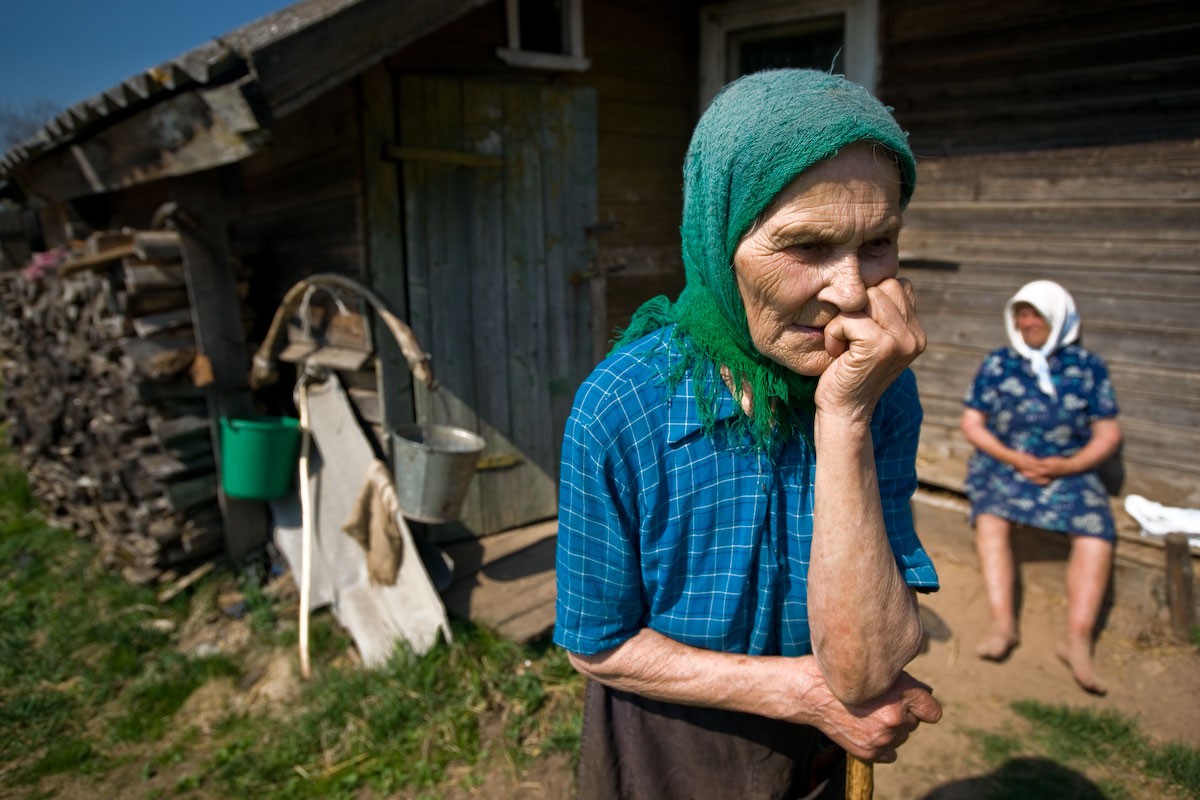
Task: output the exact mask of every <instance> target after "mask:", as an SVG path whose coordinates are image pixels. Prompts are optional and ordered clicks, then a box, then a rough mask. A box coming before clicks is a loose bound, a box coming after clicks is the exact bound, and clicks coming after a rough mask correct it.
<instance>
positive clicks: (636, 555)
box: [554, 328, 938, 656]
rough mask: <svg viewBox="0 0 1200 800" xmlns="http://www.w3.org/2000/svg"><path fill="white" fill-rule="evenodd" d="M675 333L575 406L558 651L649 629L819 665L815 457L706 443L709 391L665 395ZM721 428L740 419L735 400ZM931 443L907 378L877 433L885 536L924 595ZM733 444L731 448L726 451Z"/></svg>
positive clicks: (684, 387) (562, 531)
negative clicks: (811, 587)
mask: <svg viewBox="0 0 1200 800" xmlns="http://www.w3.org/2000/svg"><path fill="white" fill-rule="evenodd" d="M672 331H673V329H672V328H664V329H662V330H660V331H657V332H655V333H652V334H650V335H649V336H647V337H646V338H644V339H641V340H639V341H638V342H636V343H635V344H633V345H632V346H630V347H626V348H624V349H623V350H622V351H620V352H619V353H617V354H615V355H613V356H611V357H610V358H608V359H606V360H605V361H604V362H602V363H601V364H600V365H599V366H598V367H597V368H596V369H595V371H593V373H592V374H591V376H590V377H589V378H588V380H587V381H586V382H585V383H584V384H583V386H582V387H580V389H579V392H578V393H577V394H576V396H575V406H574V409H573V410H572V412H571V416H570V419H569V420H568V421H567V427H566V432H565V435H564V439H563V456H562V473H561V482H560V485H559V515H558V525H559V527H558V565H557V569H558V573H557V581H558V598H557V615H558V619H557V624H556V625H555V629H554V641H555V642H556V643H557V644H559V645H561V646H562V647H564V648H566V649H567V650H569V651H571V652H574V653H579V654H582V655H594V654H596V653H599V652H602V651H604V650H609V649H611V648H613V647H616V646H617V645H619V644H621V643H622V642H624V641H625V640H627V639H629V638H630V637H632V636H633V635H634V634H636V633H637V632H638V630H640V629H641V628H643V627H649V628H651V629H652V630H655V631H657V632H658V633H661V634H662V635H664V636H667V637H669V638H671V639H674V640H676V641H679V642H682V643H684V644H687V645H692V646H694V647H701V648H705V649H709V650H718V651H723V652H730V653H748V654H752V655H789V656H791V655H805V654H808V653H811V652H812V643H811V637H810V633H809V627H808V604H807V595H808V592H807V585H806V579H807V575H808V565H809V550H810V547H811V544H812V532H813V516H812V514H813V511H812V509H813V480H814V472H815V466H816V462H815V453H814V452H813V450H812V448H811V446H809V445H808V444H807V443H806V442H805V441H804V440H803V439H802V438H801V437H799V436H796V437H793V440H792V441H789V442H786V443H783V444H782V445H781V449H780V450H779V453H778V455H777V457H776V458H775V459H774V460H772V459H771V458H769V457H768V456H767V455H766V454H763V453H756V452H754V451H753V450H751V449H750V448H749V447H747V446H729V445H726V446H721V445H718V444H717V443H716V442H714V438H713V437H709V436H705V435H704V431H703V429H702V426H701V423H700V419H699V417H698V415H697V410H696V401H695V391H694V383H693V381H694V380H697V379H707V380H718V381H719V380H720V377H719V375H717V373H716V372H715V370H714V371H713V373H712V374H711V375H708V376H700V378H697V376H695V375H688V376H687V377H685V378H684V379H683V380H682V381H681V382H680V383H679V385H678V386H677V387H676V388H675V390H674V391H669V390H667V389H666V388H665V387H664V386H663V380H662V379H661V378H660V377H659V376H660V375H661V374H662V364H663V363H664V362H663V360H664V359H666V360H667V363H668V364H671V363H677V362H674V360H676V359H678V358H680V353H679V351H678V349H677V348H676V347H675V346H674V345H673V344H672ZM721 397H722V398H723V400H722V406H721V408H720V409H719V413H718V420H726V419H729V418H730V417H732V416H733V414H734V413H735V412H737V411H738V407H737V405H736V401H735V400H734V398H733V397H732V396H731V395H730V394H729V393H728V392H722V393H721ZM920 427H921V404H920V400H919V399H918V397H917V386H916V379H915V377H914V376H913V374H912V372H911V371H905V372H904V374H903V375H902V376H901V377H900V378H898V379H897V380H896V381H895V383H894V384H893V385H892V386H891V387H889V388H888V390H887V391H886V392H885V393H884V395H883V397H882V398H881V399H880V402H879V405H878V407H877V409H876V412H875V416H874V419H873V420H872V423H871V432H872V438H873V442H874V445H875V463H876V468H877V471H878V476H879V487H880V493H881V496H882V500H883V514H884V521H885V524H886V526H887V530H888V537H889V539H890V540H891V544H892V550H893V552H894V553H895V556H896V563H897V565H898V566H899V568H900V571H901V573H902V574H903V576H904V579H905V580H906V581H907V582H908V584H909V585H910V586H913V587H916V588H918V589H922V590H930V591H932V590H935V589H936V588H937V586H938V579H937V573H936V572H935V571H934V568H933V563H932V562H931V560H930V559H929V556H928V555H926V553H925V550H924V548H922V547H921V543H920V541H919V540H918V539H917V535H916V532H915V531H914V530H913V520H912V510H911V508H910V505H909V503H910V500H911V497H912V493H913V491H914V490H915V489H916V486H917V476H916V469H915V458H916V452H917V435H918V432H919V431H920ZM717 438H720V437H717Z"/></svg>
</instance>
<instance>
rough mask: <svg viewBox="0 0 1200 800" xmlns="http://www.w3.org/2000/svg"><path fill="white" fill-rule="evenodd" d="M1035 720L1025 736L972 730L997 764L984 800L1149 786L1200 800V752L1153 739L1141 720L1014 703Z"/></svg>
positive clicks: (1132, 791) (1121, 794)
mask: <svg viewBox="0 0 1200 800" xmlns="http://www.w3.org/2000/svg"><path fill="white" fill-rule="evenodd" d="M1012 708H1013V710H1014V711H1015V712H1016V713H1017V714H1018V715H1020V716H1021V717H1023V718H1024V719H1025V720H1026V721H1028V723H1029V731H1028V733H1027V734H1023V735H1021V736H997V735H995V734H991V733H987V732H983V731H974V732H972V736H973V737H974V738H975V741H976V745H977V747H978V749H979V751H980V754H981V755H982V757H983V759H984V760H985V762H986V763H988V764H989V765H991V766H993V767H997V768H996V769H994V770H993V771H992V772H990V773H988V774H987V775H986V776H984V777H983V778H980V779H979V780H978V781H977V783H978V786H976V787H973V789H974V793H975V794H976V795H977V796H978V797H980V798H984V799H985V800H1008V799H1009V798H1011V799H1012V800H1017V798H1024V797H1056V798H1071V797H1078V798H1099V797H1104V798H1110V799H1111V800H1121V799H1122V798H1128V797H1141V796H1146V791H1145V787H1146V785H1147V784H1148V783H1149V784H1153V785H1154V786H1155V787H1157V788H1155V789H1153V791H1154V792H1155V795H1156V796H1159V793H1162V794H1165V795H1166V796H1172V797H1183V796H1189V797H1194V798H1200V751H1197V750H1196V749H1194V748H1191V747H1188V746H1186V745H1182V744H1179V743H1166V744H1158V743H1154V742H1151V741H1150V740H1148V739H1147V738H1146V737H1145V736H1144V735H1143V734H1142V733H1141V731H1140V729H1139V726H1138V723H1137V721H1136V720H1133V719H1130V718H1128V717H1124V716H1122V715H1121V714H1118V713H1117V712H1114V711H1092V710H1088V709H1076V708H1069V707H1066V706H1054V705H1047V704H1044V703H1038V702H1035V701H1032V700H1025V701H1018V702H1016V703H1013V705H1012Z"/></svg>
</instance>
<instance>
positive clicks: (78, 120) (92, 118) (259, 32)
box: [0, 0, 362, 176]
mask: <svg viewBox="0 0 1200 800" xmlns="http://www.w3.org/2000/svg"><path fill="white" fill-rule="evenodd" d="M361 1H362V0H301V2H299V3H296V4H294V5H291V6H288V7H287V8H284V9H281V10H279V11H276V12H275V13H273V14H269V15H267V16H265V17H262V18H261V19H258V20H255V21H254V22H251V23H248V24H246V25H243V26H242V27H241V28H238V29H237V30H235V31H232V32H231V33H228V34H226V35H224V36H219V37H217V38H215V39H213V40H211V41H208V42H205V43H204V44H202V45H200V46H199V47H196V48H194V49H192V50H189V51H188V52H186V53H184V54H183V55H181V56H179V57H177V58H173V59H171V60H170V61H167V62H166V63H163V64H159V65H158V66H155V67H151V68H150V69H147V70H146V71H145V72H142V73H140V74H137V75H134V76H133V77H131V78H127V79H126V80H124V81H122V82H121V83H119V84H117V85H116V86H114V87H112V88H111V89H108V90H106V91H104V92H101V93H100V94H98V95H96V96H95V97H91V98H89V99H87V100H84V101H82V102H80V103H76V104H75V105H73V106H71V107H70V108H68V109H67V110H65V111H63V112H62V113H61V114H59V115H58V116H57V117H55V118H54V119H52V120H50V121H49V122H48V123H46V126H45V127H44V128H42V130H41V131H39V132H38V134H37V135H36V136H34V137H33V138H31V139H29V140H27V141H25V142H22V143H21V144H18V145H17V146H16V147H14V148H12V149H11V150H9V151H8V152H7V153H5V154H4V157H3V158H0V176H4V175H8V174H10V173H11V172H12V171H13V170H14V169H15V168H16V167H18V166H20V165H21V164H24V163H26V162H28V161H30V160H32V159H34V158H36V157H37V156H38V155H40V154H42V153H45V152H47V151H49V150H52V149H54V148H56V147H59V146H61V145H63V144H65V143H67V142H69V141H71V140H73V139H75V138H77V137H80V136H82V135H85V134H86V133H87V132H88V131H89V130H92V129H94V128H96V127H100V126H104V125H108V124H111V123H112V122H114V121H115V120H116V119H119V118H121V117H124V116H126V115H128V114H132V113H134V112H136V111H137V110H138V109H140V108H143V107H145V106H148V105H151V104H153V103H155V102H158V101H159V100H162V99H165V98H166V97H168V96H170V95H173V94H176V93H178V92H181V91H186V90H188V89H191V88H195V87H197V86H205V85H217V84H223V83H228V82H229V81H231V80H234V79H236V78H239V77H241V76H242V75H245V74H247V72H248V71H249V70H250V69H252V57H253V53H254V51H255V50H258V49H260V48H262V47H265V46H267V45H270V44H273V43H275V42H278V41H280V40H283V39H286V38H287V37H289V36H291V35H293V34H294V33H296V32H297V31H300V30H303V29H304V28H307V27H309V26H311V25H314V24H316V23H318V22H320V21H321V20H323V19H325V18H327V17H329V16H331V15H333V14H336V13H337V12H338V11H341V10H342V9H343V8H345V7H347V6H352V5H354V4H356V3H358V2H361Z"/></svg>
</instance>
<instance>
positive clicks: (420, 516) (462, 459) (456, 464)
mask: <svg viewBox="0 0 1200 800" xmlns="http://www.w3.org/2000/svg"><path fill="white" fill-rule="evenodd" d="M486 445H487V443H486V442H485V441H484V440H483V437H481V436H478V435H476V434H474V433H471V432H470V431H468V430H464V429H462V428H456V427H454V426H452V425H430V424H425V425H402V426H400V427H398V428H396V429H395V430H393V431H392V456H393V458H394V459H395V473H396V497H397V499H398V500H399V501H400V507H401V508H402V509H404V516H406V517H408V518H409V519H413V520H416V521H417V522H452V521H453V520H456V519H458V516H459V514H460V513H461V511H462V503H463V499H464V498H465V497H466V495H467V489H468V488H469V487H470V485H471V478H473V477H474V476H475V465H476V464H477V463H478V462H479V454H480V453H482V452H483V448H484V447H485V446H486Z"/></svg>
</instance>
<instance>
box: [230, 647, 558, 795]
mask: <svg viewBox="0 0 1200 800" xmlns="http://www.w3.org/2000/svg"><path fill="white" fill-rule="evenodd" d="M453 634H454V642H453V643H452V644H442V645H439V646H437V647H435V648H434V649H433V650H432V651H431V652H429V653H428V654H426V655H425V656H423V657H421V658H415V657H413V656H412V655H411V654H408V653H403V652H399V653H397V654H396V656H395V657H394V658H393V660H392V662H391V663H390V664H389V665H388V666H387V667H386V668H384V669H382V670H377V671H368V670H357V669H356V670H334V669H329V670H318V671H316V677H315V679H314V681H313V682H312V683H311V684H309V685H307V686H305V695H304V698H303V701H302V703H301V704H300V710H299V712H298V713H297V715H296V716H295V717H294V718H292V719H290V720H289V721H288V723H287V724H286V725H282V726H280V725H272V726H269V727H264V726H263V725H262V721H261V720H257V719H242V720H232V721H230V723H229V727H228V728H227V729H226V731H225V733H226V735H227V738H226V746H225V747H224V748H223V749H222V750H221V751H219V752H218V753H216V754H215V756H214V759H213V763H212V769H211V771H210V778H209V780H211V781H212V782H213V783H214V787H213V788H216V789H218V790H219V792H221V793H223V794H228V795H231V796H232V795H238V796H244V795H250V794H257V795H264V796H269V797H281V798H293V797H295V798H304V797H329V798H338V797H355V796H357V793H358V792H359V790H360V789H361V787H363V786H370V787H371V788H372V789H373V790H374V791H375V792H377V793H380V794H387V793H389V792H395V791H398V790H400V789H403V788H408V789H415V790H418V791H420V790H432V789H434V787H436V786H438V785H439V784H440V783H441V782H443V781H444V780H446V778H447V774H448V768H449V767H450V766H451V765H456V766H458V767H462V766H467V767H470V766H472V765H475V764H478V763H479V762H480V761H481V760H482V759H484V758H485V757H487V755H488V752H487V748H488V747H489V746H497V747H499V748H501V749H502V751H503V753H504V756H505V757H506V758H507V759H509V760H510V761H511V762H512V763H513V764H514V766H521V765H522V764H525V763H527V761H528V759H530V758H533V757H536V756H538V755H541V754H544V753H547V752H551V751H557V750H561V749H569V748H573V747H577V746H578V737H577V734H575V733H568V730H569V729H572V726H574V725H576V724H577V722H578V714H579V696H580V689H581V685H582V684H581V679H580V678H578V676H577V675H576V674H575V673H574V671H573V670H571V671H570V673H569V674H568V673H567V670H569V669H570V667H569V664H567V662H566V657H565V654H563V653H562V651H561V650H559V649H558V648H554V647H552V646H549V645H545V644H543V645H540V646H533V647H523V646H520V645H517V644H514V643H512V642H508V641H504V640H501V639H499V638H497V637H495V636H494V635H492V634H490V633H488V632H486V631H483V630H480V629H478V628H475V627H473V626H470V625H469V624H466V623H455V624H454V628H453ZM573 730H576V731H577V730H578V729H577V728H573ZM464 780H465V781H466V782H467V783H470V781H471V780H472V777H471V775H470V773H469V772H468V773H467V775H466V777H465V778H464Z"/></svg>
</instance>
